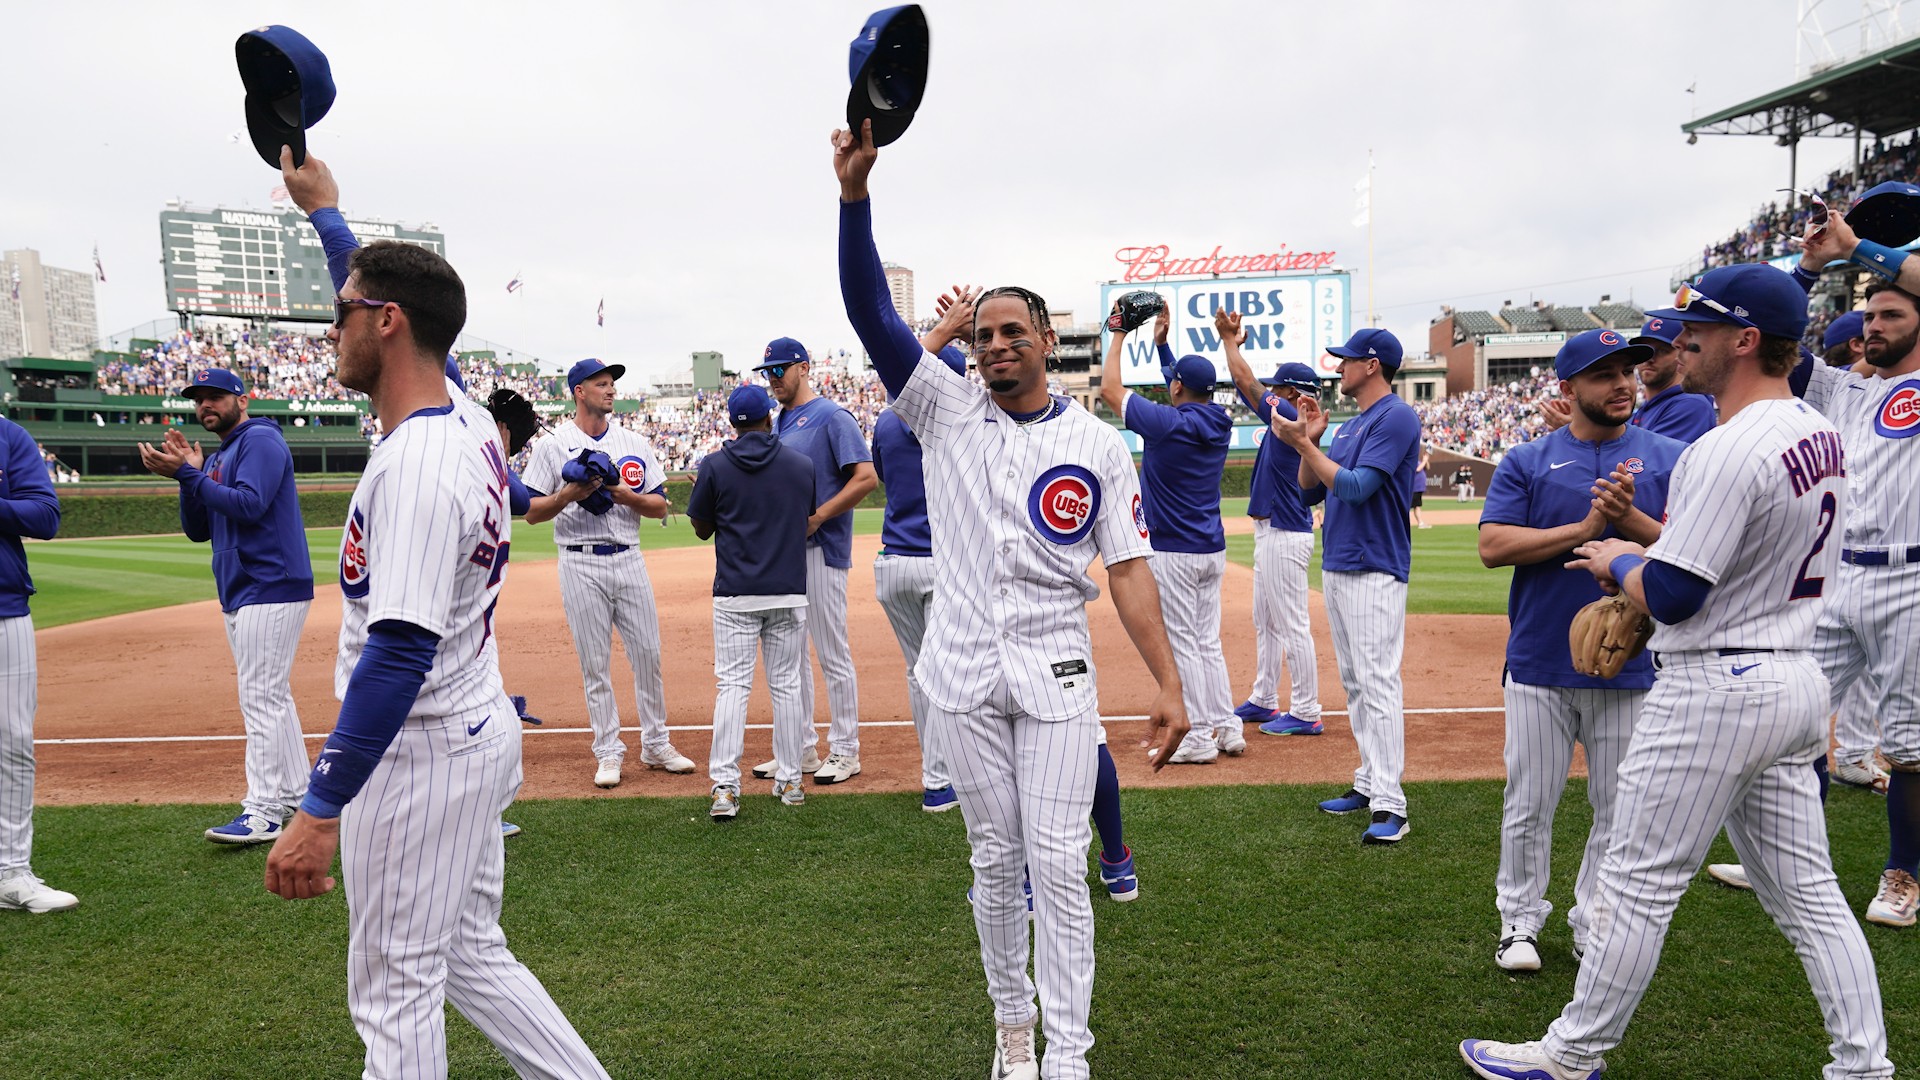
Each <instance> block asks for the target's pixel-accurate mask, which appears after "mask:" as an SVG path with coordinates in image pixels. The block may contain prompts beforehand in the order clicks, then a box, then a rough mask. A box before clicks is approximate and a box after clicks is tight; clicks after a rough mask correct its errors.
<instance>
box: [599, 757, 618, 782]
mask: <svg viewBox="0 0 1920 1080" xmlns="http://www.w3.org/2000/svg"><path fill="white" fill-rule="evenodd" d="M593 784H594V786H595V787H619V786H620V759H619V758H617V757H610V758H601V759H600V764H599V766H598V767H597V768H595V769H594V770H593Z"/></svg>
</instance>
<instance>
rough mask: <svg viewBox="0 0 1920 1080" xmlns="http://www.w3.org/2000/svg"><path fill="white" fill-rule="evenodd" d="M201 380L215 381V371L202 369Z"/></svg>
mask: <svg viewBox="0 0 1920 1080" xmlns="http://www.w3.org/2000/svg"><path fill="white" fill-rule="evenodd" d="M200 381H201V382H212V381H213V372H211V371H202V372H201V373H200Z"/></svg>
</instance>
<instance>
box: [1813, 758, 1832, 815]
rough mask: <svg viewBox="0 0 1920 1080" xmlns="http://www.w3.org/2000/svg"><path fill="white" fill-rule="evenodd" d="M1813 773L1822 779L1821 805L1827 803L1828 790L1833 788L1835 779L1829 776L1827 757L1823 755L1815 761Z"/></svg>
mask: <svg viewBox="0 0 1920 1080" xmlns="http://www.w3.org/2000/svg"><path fill="white" fill-rule="evenodd" d="M1813 771H1814V773H1815V775H1817V776H1819V777H1820V805H1822V806H1825V805H1826V803H1827V789H1828V788H1830V787H1832V786H1833V777H1831V776H1828V775H1827V755H1825V754H1821V755H1820V756H1819V757H1818V758H1815V759H1814V762H1813Z"/></svg>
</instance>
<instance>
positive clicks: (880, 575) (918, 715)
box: [873, 553, 952, 790]
mask: <svg viewBox="0 0 1920 1080" xmlns="http://www.w3.org/2000/svg"><path fill="white" fill-rule="evenodd" d="M873 592H874V599H876V600H878V601H880V610H882V611H884V612H886V613H887V622H888V623H890V624H892V626H893V636H894V637H895V638H896V639H897V640H898V641H899V642H900V654H901V655H902V656H904V657H906V660H907V704H908V707H909V708H911V709H912V711H913V733H914V735H915V736H917V737H918V738H919V740H920V786H921V787H923V788H926V789H928V790H933V789H935V788H943V787H946V786H947V785H948V784H950V783H952V781H951V780H949V779H948V778H947V767H946V765H945V764H944V763H943V760H942V756H941V753H940V749H939V747H937V746H935V745H934V742H933V739H934V732H933V731H931V730H929V729H928V726H927V695H926V692H925V691H923V690H921V689H920V678H919V676H917V675H915V674H914V673H913V665H914V664H915V663H916V662H917V661H918V660H919V659H920V642H921V641H922V640H923V639H924V638H925V637H926V635H927V620H928V618H929V617H930V616H931V615H932V612H933V560H932V559H931V558H923V557H919V556H912V555H888V554H884V553H883V554H881V555H879V556H876V557H875V558H874V560H873Z"/></svg>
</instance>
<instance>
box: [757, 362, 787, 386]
mask: <svg viewBox="0 0 1920 1080" xmlns="http://www.w3.org/2000/svg"><path fill="white" fill-rule="evenodd" d="M793 366H794V365H793V364H771V365H769V366H767V367H763V368H761V369H760V370H761V372H763V373H764V374H765V375H766V376H767V381H768V382H779V381H780V380H781V379H784V378H786V377H787V369H788V368H790V367H793Z"/></svg>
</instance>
